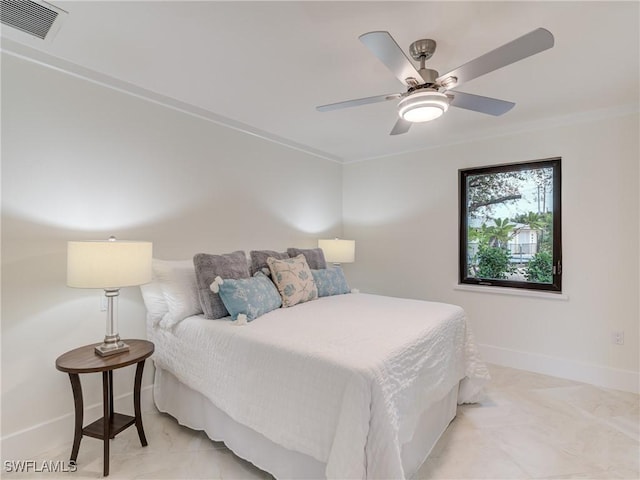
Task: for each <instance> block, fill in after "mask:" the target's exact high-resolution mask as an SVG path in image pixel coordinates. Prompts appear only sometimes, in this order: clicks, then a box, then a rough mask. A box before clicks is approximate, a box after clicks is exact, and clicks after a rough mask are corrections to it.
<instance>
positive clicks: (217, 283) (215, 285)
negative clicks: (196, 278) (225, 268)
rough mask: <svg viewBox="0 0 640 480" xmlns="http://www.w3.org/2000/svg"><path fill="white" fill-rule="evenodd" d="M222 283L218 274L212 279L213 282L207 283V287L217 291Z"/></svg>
mask: <svg viewBox="0 0 640 480" xmlns="http://www.w3.org/2000/svg"><path fill="white" fill-rule="evenodd" d="M223 283H224V280H222V278H220V277H219V276H218V277H216V278H214V279H213V283H212V284H211V285H209V288H210V289H211V291H212V292H213V293H218V292H219V291H220V285H222V284H223Z"/></svg>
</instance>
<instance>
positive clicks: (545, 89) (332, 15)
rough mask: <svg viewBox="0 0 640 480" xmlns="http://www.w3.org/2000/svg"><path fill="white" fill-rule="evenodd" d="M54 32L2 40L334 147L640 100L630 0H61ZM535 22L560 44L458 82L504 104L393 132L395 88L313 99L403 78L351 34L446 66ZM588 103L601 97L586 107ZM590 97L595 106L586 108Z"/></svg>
mask: <svg viewBox="0 0 640 480" xmlns="http://www.w3.org/2000/svg"><path fill="white" fill-rule="evenodd" d="M51 3H53V4H54V5H56V6H59V7H61V8H63V9H65V10H66V11H68V12H69V14H68V16H67V17H66V19H65V20H64V23H63V25H62V28H61V29H60V31H59V32H58V34H57V35H56V37H55V38H54V40H53V41H52V42H45V41H41V40H38V39H35V38H32V37H28V36H26V35H25V34H22V33H20V32H17V31H15V30H13V29H10V28H3V29H2V40H3V41H2V49H3V50H4V51H6V52H8V53H10V54H14V55H20V56H23V57H28V58H32V59H36V60H37V61H39V62H41V63H45V64H50V65H52V66H54V67H56V68H61V69H63V70H68V71H70V72H72V73H74V74H77V75H81V76H84V77H86V78H89V79H92V80H95V81H99V82H101V83H103V84H109V85H111V86H114V87H116V88H120V89H124V90H128V91H131V92H133V93H135V94H138V95H143V96H147V97H149V98H152V99H154V100H156V101H162V102H164V103H167V104H169V105H173V106H174V107H178V108H181V109H183V110H187V111H191V112H192V113H196V114H198V115H200V116H204V117H207V118H210V119H212V120H214V121H218V122H222V123H226V124H228V125H230V126H232V127H235V128H241V129H243V130H246V131H249V132H251V133H253V134H257V135H260V136H263V137H265V138H269V139H272V140H275V141H279V142H281V143H284V144H287V145H290V146H293V147H294V148H299V149H302V150H305V151H309V152H311V153H314V154H316V155H320V156H323V157H326V158H329V159H334V160H338V161H345V162H349V161H354V160H362V159H368V158H375V157H379V156H385V155H391V154H396V153H399V152H405V151H414V150H420V149H426V148H430V147H433V146H437V145H442V144H448V143H455V142H461V141H465V140H469V139H474V138H480V137H485V136H491V135H500V134H504V133H505V132H510V131H520V130H526V129H530V128H538V127H540V126H543V125H549V124H561V123H563V122H567V121H575V120H576V119H581V118H589V117H592V116H593V115H598V116H611V117H612V118H614V117H615V116H616V115H618V114H621V113H626V112H629V111H638V107H639V102H640V100H639V88H640V87H639V84H640V74H639V72H640V65H639V58H640V52H639V44H640V41H639V35H640V33H639V6H640V4H639V3H638V2H266V1H264V2H204V1H202V2H166V1H158V2H148V1H147V2H98V1H81V2H66V1H56V0H53V1H52V2H51ZM538 27H544V28H546V29H548V30H550V31H551V32H552V33H553V35H554V36H555V47H554V48H552V49H551V50H547V51H545V52H542V53H540V54H538V55H535V56H533V57H530V58H527V59H525V60H522V61H520V62H518V63H516V64H513V65H510V66H507V67H505V68H503V69H500V70H498V71H495V72H492V73H490V74H487V75H485V76H483V77H480V78H477V79H475V80H472V81H470V82H468V83H466V84H464V85H462V86H460V87H459V90H461V91H464V92H468V93H475V94H479V95H484V96H490V97H496V98H500V99H504V100H509V101H514V102H516V107H515V108H514V109H513V110H511V111H510V112H508V113H507V114H505V115H503V116H502V117H492V116H489V115H483V114H480V113H475V112H471V111H467V110H462V109H458V108H451V109H450V110H449V111H448V112H447V113H446V115H445V116H444V117H442V118H440V119H438V120H436V121H433V122H431V123H427V124H417V125H414V126H413V127H412V128H411V130H410V132H409V133H408V134H406V135H399V136H390V135H389V131H390V130H391V128H392V126H393V125H394V123H395V121H396V118H397V113H396V108H395V102H394V101H389V102H384V103H379V104H374V105H366V106H362V107H357V108H352V109H346V110H338V111H333V112H326V113H319V112H317V111H316V110H315V107H316V106H317V105H322V104H327V103H333V102H338V101H342V100H348V99H351V98H359V97H367V96H372V95H379V94H386V93H392V92H401V91H403V86H402V84H400V83H399V82H398V81H397V80H396V78H395V77H394V76H393V75H392V74H391V73H390V72H389V71H388V70H387V69H386V68H385V67H384V66H383V65H382V64H381V63H380V62H379V61H378V60H377V59H376V58H375V57H374V56H373V55H372V54H371V53H370V52H369V51H368V50H367V49H366V48H365V47H364V46H363V45H362V44H361V43H360V42H359V41H358V36H359V35H360V34H362V33H365V32H368V31H373V30H387V31H389V32H390V33H391V35H393V37H394V38H395V39H396V41H397V42H398V44H399V45H400V46H401V47H402V48H403V49H404V50H405V52H406V51H407V50H408V46H409V44H410V43H411V42H413V41H414V40H417V39H419V38H432V39H434V40H436V42H437V44H438V47H437V50H436V53H435V55H434V56H433V58H432V59H431V60H430V61H429V62H428V64H427V66H428V67H430V68H434V69H435V70H438V71H439V72H440V73H441V74H443V73H445V72H447V71H449V70H451V69H453V68H455V67H457V66H459V65H462V64H464V63H466V62H467V61H469V60H472V59H474V58H476V57H477V56H479V55H481V54H483V53H486V52H487V51H489V50H493V49H494V48H496V47H499V46H501V45H503V44H504V43H506V42H509V41H511V40H513V39H515V38H517V37H520V36H522V35H524V34H525V33H528V32H530V31H531V30H534V29H535V28H538ZM594 111H595V112H594ZM587 112H591V113H587Z"/></svg>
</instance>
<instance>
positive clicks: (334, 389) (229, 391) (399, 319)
mask: <svg viewBox="0 0 640 480" xmlns="http://www.w3.org/2000/svg"><path fill="white" fill-rule="evenodd" d="M150 330H151V331H150V334H151V337H152V338H151V339H152V340H153V341H154V343H155V344H156V354H155V358H154V360H155V362H156V364H157V366H158V367H159V368H161V369H163V370H166V371H167V372H169V373H171V374H172V375H173V376H175V378H176V379H177V380H178V381H179V382H180V383H181V384H183V385H185V386H187V387H189V388H190V389H192V390H194V391H196V392H198V393H200V394H201V395H202V396H203V397H204V398H206V399H207V400H208V401H209V402H211V404H212V405H214V406H215V407H216V408H217V409H219V410H220V411H222V412H224V414H225V415H228V416H229V418H231V419H232V420H233V421H234V422H237V423H238V424H240V425H244V426H246V427H247V428H249V429H251V430H252V431H254V432H257V433H258V434H260V435H262V436H264V437H265V438H266V439H268V440H269V441H271V442H273V443H275V444H277V445H279V446H281V447H283V448H285V449H287V450H291V451H294V452H299V453H301V454H303V455H305V456H308V457H310V458H313V459H315V460H317V461H318V462H320V463H321V464H323V465H326V469H325V474H326V477H327V478H404V477H405V475H406V472H405V470H404V466H403V461H402V446H403V445H404V444H406V443H407V442H409V441H410V440H411V439H412V438H413V437H414V434H415V429H416V426H417V425H418V423H419V419H420V417H421V415H422V414H423V413H424V412H425V410H426V409H428V408H429V407H430V406H432V405H434V404H436V403H437V402H438V401H440V400H442V399H443V398H444V397H446V396H447V395H449V394H450V392H451V391H452V389H453V388H455V387H457V385H458V384H459V385H460V389H459V393H458V401H459V402H471V401H475V400H477V397H478V395H480V392H481V386H482V384H483V383H484V382H485V381H486V380H487V378H488V373H487V371H486V368H485V367H484V364H483V363H482V362H481V361H480V360H479V359H478V356H477V350H476V348H475V344H474V343H473V338H472V336H471V333H470V331H469V328H468V325H467V322H466V318H465V314H464V311H463V310H462V309H461V308H460V307H457V306H454V305H448V304H443V303H435V302H424V301H418V300H407V299H398V298H391V297H382V296H376V295H366V294H347V295H337V296H333V297H325V298H321V299H318V300H315V301H313V302H308V303H305V304H301V305H297V306H295V307H292V308H281V309H278V310H274V311H273V312H270V313H268V314H266V315H264V316H262V317H260V318H258V319H256V320H255V321H253V322H251V323H249V324H247V325H245V326H236V325H235V324H234V323H233V322H229V321H228V320H217V321H216V320H206V319H204V318H203V317H202V316H192V317H189V318H186V319H184V320H183V321H181V322H180V323H179V324H177V325H175V326H174V327H173V328H171V329H165V328H161V327H159V326H158V325H155V326H154V327H153V328H151V329H150Z"/></svg>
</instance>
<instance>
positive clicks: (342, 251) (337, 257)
mask: <svg viewBox="0 0 640 480" xmlns="http://www.w3.org/2000/svg"><path fill="white" fill-rule="evenodd" d="M318 247H320V248H321V249H322V251H323V252H324V258H325V260H326V261H327V262H331V263H353V262H355V260H356V241H355V240H342V239H338V238H336V239H334V240H318Z"/></svg>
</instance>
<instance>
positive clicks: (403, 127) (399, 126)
mask: <svg viewBox="0 0 640 480" xmlns="http://www.w3.org/2000/svg"><path fill="white" fill-rule="evenodd" d="M410 128H411V122H407V121H406V120H405V119H404V118H398V121H397V122H396V124H395V125H394V126H393V128H392V129H391V133H389V135H402V134H403V133H407V132H408V131H409V129H410Z"/></svg>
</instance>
